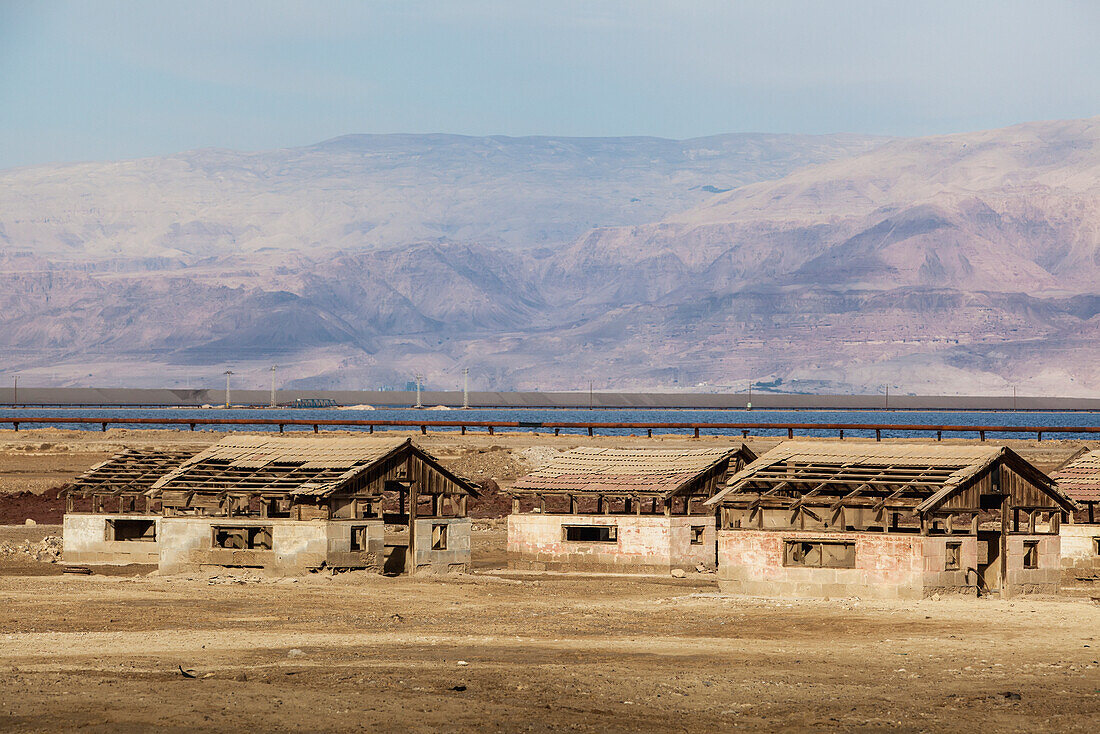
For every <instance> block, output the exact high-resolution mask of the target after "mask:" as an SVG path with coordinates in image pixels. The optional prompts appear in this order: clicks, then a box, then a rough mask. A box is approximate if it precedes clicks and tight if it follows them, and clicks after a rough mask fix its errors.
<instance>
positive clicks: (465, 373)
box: [462, 367, 470, 410]
mask: <svg viewBox="0 0 1100 734" xmlns="http://www.w3.org/2000/svg"><path fill="white" fill-rule="evenodd" d="M462 409H463V410H469V409H470V368H469V367H463V368H462Z"/></svg>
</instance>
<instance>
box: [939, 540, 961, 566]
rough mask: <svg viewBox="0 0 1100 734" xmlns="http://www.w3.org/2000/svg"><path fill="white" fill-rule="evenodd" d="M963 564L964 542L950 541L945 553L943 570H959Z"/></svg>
mask: <svg viewBox="0 0 1100 734" xmlns="http://www.w3.org/2000/svg"><path fill="white" fill-rule="evenodd" d="M961 566H962V543H948V544H947V553H945V554H944V559H943V570H944V571H958V570H959V568H960V567H961Z"/></svg>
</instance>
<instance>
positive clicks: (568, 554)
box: [508, 513, 715, 573]
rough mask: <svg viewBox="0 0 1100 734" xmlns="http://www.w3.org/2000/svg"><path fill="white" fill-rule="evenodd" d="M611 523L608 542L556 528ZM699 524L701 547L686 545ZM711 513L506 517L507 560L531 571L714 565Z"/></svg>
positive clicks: (653, 569)
mask: <svg viewBox="0 0 1100 734" xmlns="http://www.w3.org/2000/svg"><path fill="white" fill-rule="evenodd" d="M565 525H595V526H613V527H615V528H616V535H617V538H616V540H615V541H612V542H606V543H601V542H583V541H567V540H564V536H563V531H562V526H565ZM692 526H702V527H703V543H702V545H691V542H690V539H691V527H692ZM714 537H715V536H714V517H712V516H703V515H699V516H672V517H666V516H663V515H641V516H638V515H568V514H541V513H530V514H520V515H509V516H508V561H509V566H511V567H512V568H520V569H535V570H573V571H612V572H624V573H629V572H634V573H638V572H657V573H668V571H669V570H670V569H672V568H685V569H689V568H694V567H695V566H696V565H698V564H703V565H705V566H707V567H708V568H713V567H714V564H715V550H714V548H715V545H714V543H715V540H714Z"/></svg>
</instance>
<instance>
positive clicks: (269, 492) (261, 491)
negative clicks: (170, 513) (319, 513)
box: [145, 438, 480, 498]
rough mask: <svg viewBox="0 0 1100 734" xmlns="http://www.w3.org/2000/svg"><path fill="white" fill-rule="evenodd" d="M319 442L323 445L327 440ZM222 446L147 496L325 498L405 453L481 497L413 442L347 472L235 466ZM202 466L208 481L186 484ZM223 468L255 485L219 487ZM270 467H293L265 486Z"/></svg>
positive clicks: (298, 465) (297, 462)
mask: <svg viewBox="0 0 1100 734" xmlns="http://www.w3.org/2000/svg"><path fill="white" fill-rule="evenodd" d="M318 440H322V441H323V440H324V439H318ZM220 445H221V444H215V445H214V446H212V447H210V448H209V449H208V450H207V451H205V452H202V453H200V454H197V455H195V456H193V457H191V459H190V460H188V461H186V462H184V463H183V464H181V465H180V466H178V467H176V469H175V470H173V471H171V472H169V473H168V474H165V475H164V476H162V477H161V478H160V479H159V480H157V482H156V483H154V484H153V486H152V487H150V488H149V489H148V491H146V493H145V494H146V496H148V497H151V498H156V497H159V496H161V494H162V493H163V492H185V493H188V494H189V496H190V495H194V494H218V495H221V496H224V495H227V494H232V495H261V496H268V497H272V496H286V497H316V498H326V497H331V496H332V495H334V494H337V493H338V492H340V491H341V490H343V489H344V488H345V487H347V486H348V485H350V484H353V483H354V482H355V481H356V480H358V479H359V478H360V477H362V476H363V475H364V474H366V473H369V472H370V471H372V470H373V469H374V468H375V467H377V466H379V465H380V464H383V463H386V462H389V461H392V460H393V459H394V458H395V457H398V456H400V455H402V454H406V453H408V454H411V455H414V456H416V457H417V458H418V459H420V460H421V461H422V462H424V464H426V465H427V466H429V467H430V468H431V469H432V470H434V471H436V472H438V473H439V474H440V475H442V476H443V477H444V478H446V479H447V480H448V481H449V482H451V483H452V484H454V485H456V486H457V487H458V488H459V489H460V490H461V493H464V494H467V495H469V496H472V497H478V496H480V495H479V493H478V490H477V487H476V485H475V484H474V483H473V482H472V481H470V480H469V479H467V478H465V477H461V476H459V475H457V474H455V473H454V472H452V471H450V470H449V469H447V468H446V467H444V466H443V465H442V464H440V463H439V461H438V460H437V459H436V458H435V457H434V456H432V455H431V454H429V453H428V452H427V451H425V450H424V449H422V448H421V447H420V446H418V445H417V444H415V443H414V442H413V440H412V439H411V438H407V439H405V440H404V441H400V442H397V443H395V444H394V445H393V446H392V447H391V448H390V449H389V450H388V451H386V452H385V453H383V454H379V455H377V456H374V457H371V458H370V459H369V460H364V461H363V462H362V463H355V464H353V465H352V466H350V467H346V468H345V467H336V468H332V467H327V468H326V467H321V466H314V467H306V466H304V465H307V464H309V463H310V461H309V460H308V459H301V460H298V459H296V460H294V461H285V460H284V461H279V460H272V461H270V462H267V463H264V464H261V465H256V466H250V465H249V464H248V463H247V462H244V463H238V464H236V465H234V464H230V463H226V460H225V459H224V458H221V457H218V456H217V451H216V450H217V449H218V447H219V446H220ZM203 464H205V465H206V466H208V467H209V469H208V471H209V473H210V476H209V481H205V482H201V483H196V482H194V481H190V482H188V481H186V479H185V478H186V477H187V475H188V472H189V471H192V470H194V469H195V468H196V467H198V466H200V465H203ZM221 467H224V468H225V469H230V468H232V469H234V470H237V471H238V472H239V471H240V470H247V469H252V470H254V471H253V474H252V476H251V477H250V479H252V480H253V481H252V482H251V483H250V485H249V486H240V485H237V486H233V485H231V484H229V483H226V484H221V485H219V484H218V483H217V477H218V469H219V468H221ZM269 467H293V469H291V470H290V471H284V472H282V473H281V474H280V475H279V476H272V477H269V479H270V482H269V483H268V484H267V485H266V486H265V485H264V482H263V477H261V476H260V475H261V474H262V473H263V472H264V471H265V470H266V471H268V472H269V473H270V469H269ZM310 469H313V470H314V473H313V474H312V476H311V475H310ZM295 472H300V474H299V475H298V476H295V475H294V474H295ZM227 474H228V472H227ZM227 478H228V477H227ZM236 479H237V481H238V482H240V481H242V479H241V478H240V477H237V478H236ZM296 479H298V480H300V481H295V480H296ZM422 493H423V492H422Z"/></svg>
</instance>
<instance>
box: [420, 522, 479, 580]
mask: <svg viewBox="0 0 1100 734" xmlns="http://www.w3.org/2000/svg"><path fill="white" fill-rule="evenodd" d="M436 525H444V526H446V528H447V548H446V549H445V550H433V549H432V532H433V528H434V526H436ZM470 527H471V525H470V518H468V517H418V518H416V573H465V572H466V571H468V570H469V569H470V551H471V546H470Z"/></svg>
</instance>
